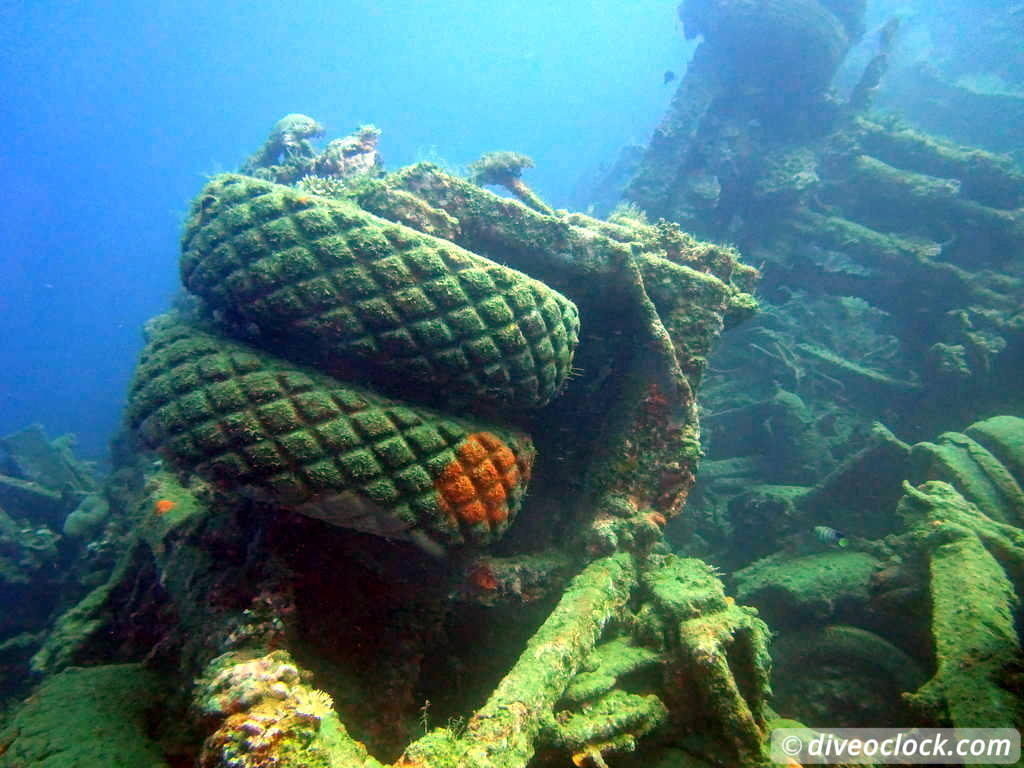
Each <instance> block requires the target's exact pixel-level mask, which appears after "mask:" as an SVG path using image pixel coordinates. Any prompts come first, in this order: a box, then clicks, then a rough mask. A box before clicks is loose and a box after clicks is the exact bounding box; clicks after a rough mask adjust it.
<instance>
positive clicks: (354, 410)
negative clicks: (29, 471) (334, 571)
mask: <svg viewBox="0 0 1024 768" xmlns="http://www.w3.org/2000/svg"><path fill="white" fill-rule="evenodd" d="M128 419H129V423H130V424H131V425H132V427H133V428H135V429H136V430H138V432H139V433H140V435H141V437H142V438H143V439H144V440H145V441H146V442H147V443H149V444H150V445H152V446H154V447H157V448H159V449H160V451H161V453H162V454H163V455H164V456H165V457H166V458H167V459H168V460H170V461H172V462H173V463H174V464H175V465H176V466H178V467H181V468H185V469H189V470H192V471H195V472H196V473H197V474H199V475H201V476H203V477H206V478H208V479H210V480H212V481H214V482H216V483H217V484H219V485H221V486H222V487H225V488H228V489H233V490H240V491H242V492H248V493H250V494H252V495H254V496H255V497H256V498H258V499H262V500H265V501H269V502H273V503H276V504H279V505H281V506H285V507H288V508H291V509H295V510H296V511H299V512H302V513H304V514H307V515H310V516H313V517H318V518H321V519H324V520H326V521H328V522H331V523H333V524H336V525H340V526H342V527H349V528H355V529H358V530H363V531H366V532H369V533H375V534H378V535H382V536H386V537H389V538H399V539H411V540H414V541H417V542H420V543H423V542H426V541H428V540H429V541H431V542H435V543H436V544H437V545H439V546H443V547H449V546H456V545H459V544H462V543H465V542H472V543H486V542H487V541H489V540H491V539H493V538H495V537H496V536H498V535H500V534H501V533H502V532H504V530H505V529H506V528H507V527H508V525H509V523H510V522H511V520H512V518H513V516H514V515H515V512H516V511H517V510H518V508H519V505H520V503H521V501H522V497H523V495H524V493H525V489H526V484H527V482H528V479H529V475H530V471H531V468H532V464H533V457H534V450H533V446H532V443H531V442H530V439H529V438H528V437H527V436H526V435H523V434H521V433H518V432H513V431H510V430H507V429H503V428H500V427H495V426H492V425H489V424H486V425H485V424H479V423H472V422H470V421H467V420H463V419H453V418H449V417H446V416H444V415H442V414H439V413H437V412H434V411H432V410H429V409H427V408H422V407H411V406H408V405H405V404H403V403H400V402H397V401H395V400H391V399H389V398H385V397H382V396H380V395H376V394H373V393H370V392H367V391H365V390H362V389H359V388H355V387H351V386H348V385H345V384H342V383H340V382H338V381H337V380H335V379H332V378H330V377H328V376H324V375H322V374H318V373H316V372H314V371H309V370H306V369H302V368H300V367H297V366H295V365H293V364H290V363H287V362H285V361H283V360H281V359H280V358H277V357H274V356H272V355H269V354H267V353H266V352H262V351H260V350H257V349H254V348H252V347H248V346H245V345H242V344H239V343H237V342H234V341H230V340H228V339H226V338H223V337H221V336H217V335H212V334H209V333H206V332H204V331H202V330H199V329H197V328H194V327H192V326H189V325H184V324H179V323H175V322H174V321H172V320H170V319H169V318H162V319H161V320H159V321H157V322H155V323H154V324H153V325H152V327H151V330H150V340H149V342H148V344H147V345H146V347H145V349H144V350H143V352H142V357H141V360H140V362H139V365H138V368H137V370H136V374H135V379H134V381H133V382H132V386H131V390H130V393H129V404H128Z"/></svg>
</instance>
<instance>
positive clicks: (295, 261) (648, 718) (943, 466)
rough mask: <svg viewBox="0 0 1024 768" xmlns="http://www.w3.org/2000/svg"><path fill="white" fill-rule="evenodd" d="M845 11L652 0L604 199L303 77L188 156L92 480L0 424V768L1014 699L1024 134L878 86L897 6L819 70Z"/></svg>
mask: <svg viewBox="0 0 1024 768" xmlns="http://www.w3.org/2000/svg"><path fill="white" fill-rule="evenodd" d="M864 10H865V8H864V3H863V2H860V1H859V0H852V1H851V2H846V1H844V0H828V1H826V0H768V1H767V2H761V3H749V2H745V1H743V0H692V2H687V3H684V4H682V5H681V6H680V9H679V15H680V19H681V21H682V22H683V25H684V31H685V34H686V35H687V36H688V37H694V36H696V35H701V36H702V37H703V42H702V43H701V44H700V46H699V47H698V48H697V51H696V55H695V58H694V60H693V62H692V63H691V65H690V67H689V68H688V69H687V71H686V74H685V75H684V76H683V78H682V80H681V82H680V84H679V89H678V91H677V93H676V96H675V98H674V100H673V102H672V105H671V107H670V109H669V112H668V113H667V114H666V116H665V118H664V120H663V122H662V124H661V126H660V127H659V128H658V130H657V131H656V133H655V135H654V137H653V138H652V140H651V141H650V143H649V144H648V145H647V147H646V148H645V150H644V152H643V154H642V156H640V154H639V153H638V152H636V151H632V152H631V153H630V161H629V163H628V164H627V165H628V167H629V169H630V171H631V178H630V180H629V181H628V182H623V179H622V177H623V174H624V171H623V168H621V167H620V168H618V169H617V171H616V173H617V176H616V179H615V180H614V183H615V188H616V191H617V190H620V189H621V190H622V204H621V205H620V206H619V207H618V208H616V209H614V210H601V211H599V213H601V214H602V215H605V216H606V217H607V218H605V219H600V218H594V217H592V216H589V215H584V214H581V213H573V212H569V211H565V210H554V209H553V208H552V207H551V206H549V205H548V204H547V203H546V202H545V201H544V200H543V199H542V198H541V197H540V196H539V195H537V194H536V192H534V191H533V190H532V189H530V187H529V186H528V185H527V184H526V183H525V182H524V181H523V178H522V175H523V172H524V171H525V170H527V169H528V168H530V167H531V166H532V160H531V159H530V158H529V157H527V156H525V155H521V154H519V153H515V152H506V151H497V152H491V153H488V154H486V155H484V156H483V157H481V158H480V160H478V161H477V162H476V163H474V164H473V165H472V166H470V168H469V173H468V178H464V177H461V176H457V175H455V174H453V173H450V172H448V171H446V170H444V169H442V168H440V167H438V166H436V165H432V164H428V163H418V164H415V165H411V166H408V167H404V168H399V169H397V170H394V171H391V172H388V171H387V170H386V169H385V168H384V167H383V165H382V163H381V161H380V157H379V154H378V151H377V141H378V138H379V135H380V131H379V130H378V129H377V128H375V127H374V126H362V127H360V128H359V129H358V130H357V131H355V132H354V133H353V134H352V135H351V136H348V137H344V138H341V139H334V140H332V141H330V142H328V143H327V144H326V145H325V146H324V148H323V149H318V147H317V145H316V144H314V143H313V140H314V139H316V138H318V137H321V136H322V135H323V133H324V128H323V127H322V126H321V125H320V124H319V123H318V122H317V121H316V120H315V119H313V118H311V117H308V116H306V115H302V114H290V115H287V116H285V117H284V118H282V120H280V121H279V122H278V123H277V124H276V125H275V126H274V128H273V129H272V131H271V133H270V135H269V136H268V138H267V140H266V142H265V143H264V144H263V145H262V146H261V147H260V148H259V149H258V150H257V151H256V152H254V153H253V154H252V155H251V156H250V157H249V158H248V159H247V160H246V161H245V162H244V163H243V164H242V166H241V168H240V169H239V170H238V172H236V173H226V174H220V175H217V176H215V177H213V178H212V179H210V180H209V181H208V183H206V184H205V186H203V188H202V189H201V190H198V192H197V195H196V197H195V199H194V200H193V202H192V204H191V208H190V211H189V214H188V217H187V220H186V221H185V225H184V232H183V236H182V240H181V260H180V277H181V282H182V286H183V289H184V291H185V293H183V295H182V296H181V297H179V299H178V300H176V301H175V303H174V306H173V307H172V308H170V309H169V310H168V311H167V312H165V313H164V314H162V315H159V316H158V317H155V318H153V319H152V320H151V321H150V322H149V323H148V324H147V326H146V329H145V335H146V346H145V349H144V350H143V352H142V354H141V356H140V359H139V363H138V366H137V369H136V373H135V378H134V381H133V383H132V386H131V389H130V392H129V396H128V403H127V407H126V411H125V424H124V429H123V432H122V434H121V435H120V436H119V437H118V440H117V443H116V450H115V456H114V471H113V472H112V473H111V474H110V476H109V477H108V478H106V480H105V481H104V482H102V483H101V482H100V481H98V480H97V479H96V478H95V476H94V475H93V472H92V470H91V468H89V467H87V466H85V465H82V464H81V463H80V462H77V461H76V460H75V459H74V457H73V455H72V453H71V451H70V444H69V443H68V441H67V440H66V439H64V438H59V439H58V440H55V441H50V440H48V439H47V438H46V436H45V434H44V433H43V432H42V430H41V429H40V428H36V427H32V428H29V429H27V430H24V431H23V432H21V433H17V434H16V435H12V436H9V437H7V438H4V439H3V440H2V441H0V446H2V447H3V448H4V449H5V451H6V452H7V458H6V459H5V460H4V461H3V462H2V463H0V569H2V570H0V588H2V589H3V590H5V592H6V593H8V594H5V595H4V600H5V605H15V606H17V607H18V608H19V609H21V611H22V612H21V613H19V612H18V611H12V612H11V613H10V614H8V615H5V616H4V617H3V618H4V623H3V626H0V675H3V678H2V679H3V681H4V683H5V687H6V686H7V685H8V684H9V685H10V690H11V692H12V693H11V696H10V700H8V701H6V702H5V703H4V710H6V711H3V710H0V712H2V717H0V768H23V766H25V765H40V766H53V768H56V767H57V766H61V768H64V766H74V765H82V766H88V765H97V764H101V763H102V764H108V763H109V762H110V761H112V760H115V759H120V760H122V761H128V763H129V764H131V765H133V766H134V765H138V766H147V767H148V766H152V768H177V767H178V766H184V765H197V766H202V768H264V767H266V766H275V767H276V768H288V767H289V766H294V767H295V768H298V767H299V766H324V767H325V768H326V767H327V766H333V767H335V768H340V767H341V766H345V767H346V768H348V767H349V766H362V767H363V768H374V767H375V766H376V767H377V768H380V766H384V765H390V766H394V767H395V768H402V767H404V768H413V767H414V766H422V768H444V767H446V766H475V767H476V768H487V767H493V768H499V767H500V768H516V767H525V766H534V767H535V768H540V767H542V766H555V765H559V766H561V765H566V764H567V763H570V762H571V763H572V764H573V765H576V766H581V767H583V766H597V767H598V768H605V767H606V766H608V765H616V766H619V768H629V767H630V766H641V765H643V766H647V765H652V766H666V767H667V766H693V768H705V767H708V766H714V765H728V766H737V767H740V766H751V767H753V766H764V765H768V764H770V761H769V760H768V754H767V740H768V738H769V736H770V733H771V730H772V728H773V727H775V726H776V725H778V726H786V727H796V726H801V727H802V725H803V724H806V725H807V726H811V727H838V726H846V727H851V726H890V727H891V726H906V727H933V726H934V727H939V726H955V727H1010V728H1018V729H1019V728H1020V727H1021V725H1022V723H1024V709H1022V706H1021V704H1022V696H1024V657H1022V654H1021V646H1020V637H1019V633H1018V627H1019V625H1020V618H1021V608H1020V598H1019V596H1020V594H1021V591H1022V589H1024V582H1022V580H1024V490H1022V488H1024V411H1022V408H1024V403H1022V402H1021V399H1020V386H1019V381H1020V372H1021V369H1022V361H1024V305H1022V304H1021V301H1020V297H1021V296H1022V295H1024V264H1022V259H1021V253H1022V248H1024V219H1022V210H1024V174H1022V173H1021V171H1020V170H1019V169H1018V168H1017V166H1016V165H1015V164H1014V162H1013V161H1012V160H1011V159H1009V158H1008V157H1006V156H1001V155H996V154H993V153H991V152H988V151H984V150H982V149H978V148H973V147H964V146H959V145H956V144H954V143H952V142H950V141H948V140H945V139H941V138H939V137H937V136H933V135H929V134H926V133H924V132H922V131H921V130H919V129H916V128H913V127H911V126H909V125H908V124H906V123H905V122H903V121H902V120H900V119H899V118H895V117H892V116H887V115H884V114H880V113H879V112H877V111H874V110H873V109H872V105H873V103H874V101H875V98H876V96H877V91H878V89H879V85H880V83H881V82H882V80H883V78H884V76H885V74H886V71H887V67H888V62H889V57H890V55H891V53H892V51H893V48H892V46H893V45H895V44H896V43H895V42H894V41H895V40H896V37H895V32H894V31H893V30H894V29H895V26H894V27H893V28H892V29H891V30H890V32H889V33H886V34H883V35H881V37H880V38H879V39H878V42H877V49H876V50H875V51H874V52H873V54H872V57H871V59H870V61H869V63H868V65H867V67H866V68H865V70H864V72H863V75H862V76H861V78H860V80H859V81H857V83H856V84H855V86H854V88H853V89H852V90H851V92H850V94H849V96H848V98H846V99H845V100H842V99H839V98H838V97H837V96H836V95H835V94H834V92H832V91H831V90H830V83H832V81H833V78H834V76H835V73H836V71H837V69H838V67H839V66H840V64H841V63H842V61H843V60H844V57H845V56H846V54H847V52H848V51H849V50H850V49H851V47H852V46H853V45H854V44H855V43H857V41H858V40H859V39H860V38H861V37H862V36H863V35H864V25H863V17H864ZM741 51H742V52H743V53H744V55H743V56H740V55H739V53H740V52H741ZM488 186H490V187H500V188H502V189H503V190H504V191H505V192H507V193H508V194H509V195H510V196H504V195H500V194H496V193H495V192H493V191H491V190H488V189H487V188H486V187H488ZM614 197H616V194H613V193H612V192H610V191H609V190H608V189H604V190H596V191H595V194H594V199H600V200H602V201H610V200H611V199H613V198H614ZM718 243H734V244H735V245H722V244H718ZM741 253H742V254H743V259H742V260H741V258H740V254H741ZM752 264H757V265H758V267H757V268H756V269H755V268H754V267H753V266H751V265H752ZM755 291H756V294H755ZM58 564H59V565H61V566H62V567H63V566H67V568H66V569H65V570H64V571H60V570H59V569H57V568H56V566H57V565H58ZM33 684H38V687H37V688H36V689H35V693H34V694H33V695H32V696H31V697H29V698H27V699H24V700H23V701H21V700H20V699H21V698H22V695H23V694H24V693H26V692H27V691H28V690H29V687H30V686H31V685H33ZM97 718H102V720H103V721H104V729H103V731H102V738H93V737H92V734H94V730H95V729H96V727H97ZM55 723H59V726H58V725H55ZM84 734H89V735H90V736H89V737H88V738H86V737H85V736H84Z"/></svg>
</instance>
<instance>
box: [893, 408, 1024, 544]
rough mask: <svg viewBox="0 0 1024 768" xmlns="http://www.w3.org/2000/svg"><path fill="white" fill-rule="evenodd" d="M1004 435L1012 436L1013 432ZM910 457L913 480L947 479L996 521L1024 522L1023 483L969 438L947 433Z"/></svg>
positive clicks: (923, 446)
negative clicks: (1021, 484)
mask: <svg viewBox="0 0 1024 768" xmlns="http://www.w3.org/2000/svg"><path fill="white" fill-rule="evenodd" d="M1017 422H1019V424H1017V425H1016V426H1017V427H1020V426H1021V425H1022V424H1024V420H1021V419H1017ZM1002 434H1003V435H1007V436H1009V435H1012V434H1013V429H1011V430H1008V431H1006V432H1003V433H1002ZM1011 439H1012V438H1011ZM910 458H911V467H912V476H911V480H912V481H914V482H923V481H924V480H944V481H946V482H948V483H950V484H951V485H953V486H954V487H956V489H957V490H958V491H959V492H960V493H961V494H963V496H964V497H965V498H967V500H968V501H970V502H971V503H973V504H975V505H976V506H977V507H978V508H979V509H981V510H982V511H983V512H984V513H985V514H986V515H988V516H989V517H991V518H992V519H993V520H998V521H999V522H1003V523H1014V524H1016V525H1020V524H1021V523H1022V522H1024V491H1022V490H1021V486H1020V483H1019V482H1018V481H1017V479H1016V478H1015V477H1014V475H1013V473H1012V472H1010V470H1009V469H1008V468H1007V467H1006V466H1005V465H1004V464H1003V463H1002V462H1001V461H1000V460H999V459H998V458H997V457H996V456H994V455H993V454H992V453H990V452H989V450H988V449H987V448H985V447H984V446H983V445H982V444H981V443H978V442H976V441H975V440H973V439H972V438H970V437H968V436H967V435H964V434H960V433H959V432H946V433H944V434H942V435H940V436H939V438H938V440H936V441H935V442H934V443H930V442H922V443H917V444H916V445H915V446H914V447H913V450H912V451H911V454H910Z"/></svg>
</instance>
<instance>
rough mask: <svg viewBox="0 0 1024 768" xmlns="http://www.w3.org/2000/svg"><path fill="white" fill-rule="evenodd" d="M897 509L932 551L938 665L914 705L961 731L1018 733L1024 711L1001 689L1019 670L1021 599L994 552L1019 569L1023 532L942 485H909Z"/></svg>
mask: <svg viewBox="0 0 1024 768" xmlns="http://www.w3.org/2000/svg"><path fill="white" fill-rule="evenodd" d="M899 511H900V513H901V514H902V515H903V516H904V518H905V519H906V520H907V521H908V522H909V523H911V524H914V525H916V530H917V532H918V535H919V536H920V537H921V538H922V541H923V543H924V544H925V546H926V547H927V550H928V552H929V557H930V566H929V569H930V574H931V581H930V589H931V601H932V637H933V639H934V643H935V657H936V664H937V667H936V670H935V675H934V676H933V677H932V679H931V680H929V681H928V682H927V683H926V684H925V685H924V686H923V687H922V688H921V689H920V690H919V691H917V692H916V693H915V694H913V695H912V696H911V697H910V701H911V703H912V704H914V705H915V706H918V707H920V708H921V709H923V710H924V711H925V712H926V713H928V715H929V716H931V717H933V718H936V719H939V720H945V721H947V722H949V723H950V724H952V725H954V726H956V727H958V728H982V727H984V728H1000V727H1005V728H1020V727H1021V725H1022V723H1024V708H1022V707H1021V702H1020V699H1019V697H1017V696H1016V695H1014V694H1013V693H1012V692H1011V691H1009V690H1007V689H1006V688H1005V687H1003V685H1002V683H1003V681H1004V680H1005V679H1006V676H1007V674H1008V673H1009V672H1010V670H1011V669H1014V668H1016V667H1018V666H1019V664H1020V657H1021V648H1020V640H1019V638H1018V636H1017V630H1016V627H1015V624H1014V613H1015V611H1016V610H1017V608H1018V605H1019V598H1018V597H1017V594H1016V591H1015V590H1014V588H1013V585H1012V584H1011V583H1010V580H1009V579H1008V578H1007V576H1006V573H1004V571H1003V568H1002V567H1001V566H1000V563H999V560H997V558H996V557H995V556H993V554H992V552H990V551H989V550H990V549H991V550H993V551H994V552H996V553H998V556H999V557H1008V556H1009V557H1013V558H1014V559H1015V560H1016V564H1017V565H1018V567H1019V564H1020V558H1021V555H1022V554H1024V546H1022V545H1024V534H1022V533H1021V531H1020V529H1018V528H1014V527H1011V526H1001V525H999V524H996V523H993V522H992V521H991V520H988V518H986V517H985V516H984V515H982V514H981V513H980V512H979V511H978V510H977V508H976V507H975V506H974V505H972V504H971V503H970V502H968V501H967V500H966V499H964V497H963V496H961V495H960V494H959V493H957V492H956V490H955V489H954V488H953V487H952V486H950V485H948V484H947V483H943V482H938V481H933V482H928V483H924V484H923V485H921V486H919V487H918V488H913V487H911V486H909V485H908V486H907V495H906V496H905V497H904V499H903V501H901V502H900V510H899ZM1011 536H1012V538H1011ZM1007 550H1014V552H1012V553H1011V552H1008V551H1007ZM1015 570H1017V569H1015ZM1018 573H1019V570H1018Z"/></svg>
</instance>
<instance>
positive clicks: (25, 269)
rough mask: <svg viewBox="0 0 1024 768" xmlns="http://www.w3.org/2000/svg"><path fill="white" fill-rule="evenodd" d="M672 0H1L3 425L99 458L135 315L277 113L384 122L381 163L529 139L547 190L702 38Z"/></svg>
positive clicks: (168, 288) (637, 107) (460, 154)
mask: <svg viewBox="0 0 1024 768" xmlns="http://www.w3.org/2000/svg"><path fill="white" fill-rule="evenodd" d="M675 6H676V3H675V2H674V0H631V2H628V3H624V2H622V1H621V0H563V1H562V2H559V3H550V2H539V1H534V0H530V1H528V2H514V3H481V2H470V1H468V0H444V1H443V2H442V1H440V0H427V1H423V2H417V1H415V0H346V1H345V2H335V3H328V2H318V1H316V0H300V1H298V2H295V1H289V2H280V0H273V1H271V2H258V3H249V2H237V1H233V2H194V1H191V2H174V3H171V2H162V3H155V4H154V3H142V2H138V1H137V0H128V1H127V2H120V3H117V4H112V3H96V2H81V3H66V2H4V3H3V4H2V5H0V94H2V95H0V184H2V187H3V189H4V190H5V194H4V195H3V198H2V199H3V203H2V204H0V434H6V433H8V432H10V431H13V430H15V429H18V428H20V427H21V426H24V425H25V424H27V423H30V422H36V421H38V422H41V423H42V424H44V426H45V427H46V428H47V429H48V431H49V432H50V433H51V435H56V434H60V433H62V432H75V433H77V435H78V440H79V453H80V454H81V455H83V456H85V457H87V458H100V457H101V456H102V455H103V453H104V452H105V449H106V444H107V441H108V439H109V438H110V436H111V433H112V432H113V430H114V429H115V428H116V426H117V422H118V419H119V416H120V411H121V408H122V404H123V397H124V392H125V389H126V387H127V384H128V382H129V379H130V376H131V371H132V369H133V367H134V364H135V360H136V355H137V353H138V350H139V348H140V347H141V328H142V325H143V323H144V322H145V321H146V320H147V319H148V318H149V317H151V316H153V315H154V314H157V313H159V312H161V311H163V310H164V309H165V308H166V307H167V306H168V303H169V301H170V299H171V298H172V296H173V295H174V293H175V291H176V290H177V258H178V237H179V225H180V220H181V217H182V215H183V213H184V211H185V210H186V207H187V203H188V200H189V199H190V198H191V197H192V196H193V195H195V194H196V192H197V191H198V190H199V188H200V186H201V184H202V183H203V177H204V174H210V173H215V172H218V171H224V170H231V169H234V168H235V167H237V165H238V164H239V163H240V162H241V161H242V160H243V159H244V158H245V157H246V156H247V155H248V154H249V153H250V152H252V151H253V150H255V149H256V148H257V147H258V146H259V145H260V143H261V142H262V141H263V139H264V138H265V136H266V135H267V133H268V132H269V130H270V129H271V127H272V126H273V124H274V122H275V121H276V120H277V119H278V118H280V117H282V116H283V115H284V114H286V113H289V112H304V113H306V114H309V115H312V116H314V117H316V118H317V119H318V120H320V121H321V122H322V123H324V124H325V125H326V126H327V131H328V135H327V137H326V138H328V139H329V138H336V137H340V136H344V135H346V134H348V133H349V132H350V131H351V130H353V129H354V128H356V127H357V126H358V125H359V124H361V123H371V122H372V123H374V124H376V125H377V126H378V127H379V128H381V129H382V130H383V137H382V140H381V150H382V153H383V157H384V161H385V163H386V165H387V167H388V168H389V169H394V168H397V167H399V166H401V165H404V164H407V163H410V162H413V161H415V160H419V159H431V160H436V161H443V162H446V163H449V164H452V165H454V166H456V167H458V166H463V165H466V164H468V163H470V162H472V161H473V160H474V159H476V158H477V157H478V156H479V155H480V154H481V153H482V152H485V151H489V150H495V149H512V150H516V151H521V152H525V153H527V154H529V155H531V156H532V157H533V158H534V160H535V161H536V164H537V167H536V168H535V169H534V170H533V171H531V172H529V175H528V178H529V181H530V182H531V184H532V185H533V186H534V187H535V189H536V190H537V191H538V192H539V193H540V194H541V195H543V196H544V197H545V198H546V199H548V200H549V201H550V202H551V203H552V204H554V205H555V206H556V207H557V206H564V205H568V199H569V197H570V194H571V192H572V189H573V187H574V185H575V184H576V182H577V180H578V179H579V178H580V177H581V175H583V174H584V172H586V171H587V170H588V169H589V168H591V167H593V166H594V165H596V164H598V163H600V162H602V161H606V160H609V159H611V158H612V157H614V155H615V153H616V151H617V149H618V148H619V147H620V146H621V145H623V144H624V143H627V142H643V141H646V139H647V137H648V136H649V134H650V132H651V130H652V128H653V127H654V125H655V124H656V123H657V121H658V119H659V117H660V115H661V113H662V112H663V111H664V109H665V108H666V106H667V104H668V101H669V99H670V98H671V95H672V92H673V90H674V88H675V86H676V83H673V84H671V85H663V82H662V76H663V73H664V71H665V70H666V69H673V70H675V71H676V72H677V74H680V75H681V74H682V71H683V69H684V67H685V61H686V58H687V56H688V55H689V52H690V51H691V49H692V46H690V45H688V44H686V43H685V42H684V41H683V40H682V37H681V35H680V34H679V32H678V28H677V23H676V21H675Z"/></svg>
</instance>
